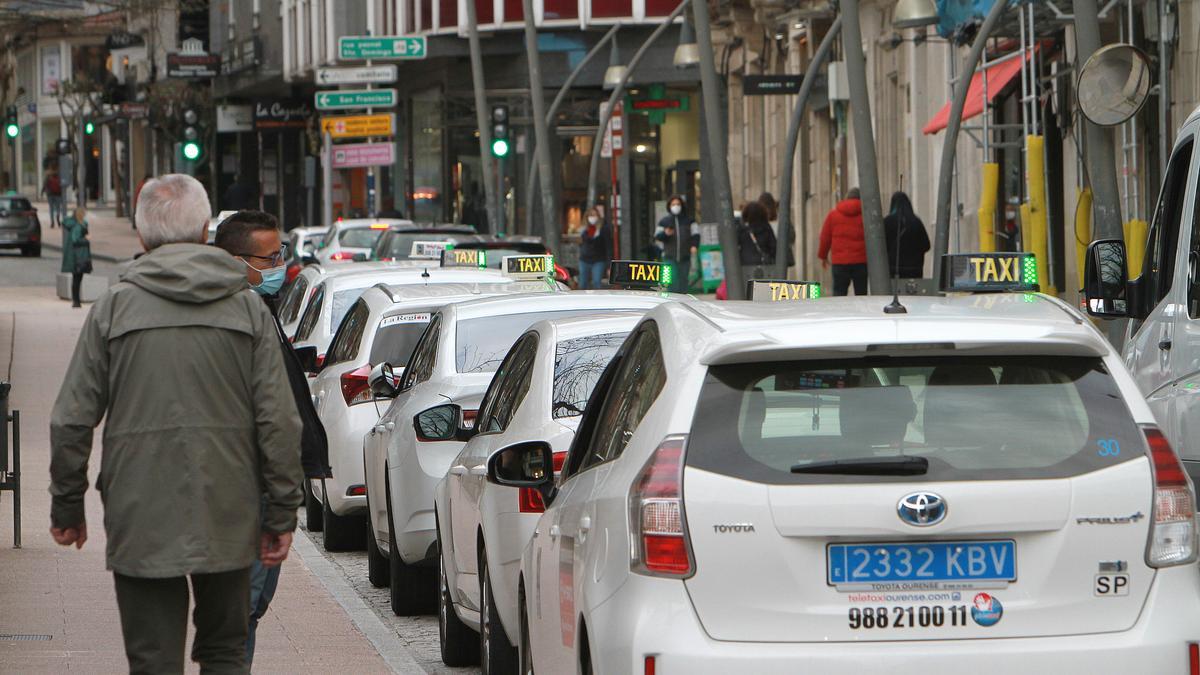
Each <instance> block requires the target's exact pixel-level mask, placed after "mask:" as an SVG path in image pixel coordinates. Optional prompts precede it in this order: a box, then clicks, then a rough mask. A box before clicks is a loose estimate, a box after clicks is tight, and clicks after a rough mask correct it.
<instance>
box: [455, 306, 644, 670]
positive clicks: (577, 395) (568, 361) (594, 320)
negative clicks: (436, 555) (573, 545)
mask: <svg viewBox="0 0 1200 675" xmlns="http://www.w3.org/2000/svg"><path fill="white" fill-rule="evenodd" d="M641 316H642V313H640V312H611V313H607V314H603V315H585V316H580V317H575V318H572V319H558V320H552V321H539V322H538V323H536V324H534V325H533V327H532V328H530V329H529V331H528V332H526V333H525V335H522V336H521V337H520V338H519V339H518V340H517V342H516V344H514V345H513V347H512V349H511V350H509V352H508V355H507V356H505V357H504V361H503V362H502V363H501V364H500V368H499V369H498V370H497V371H496V375H495V377H493V378H492V382H491V384H490V385H489V386H488V391H487V394H485V395H484V397H483V401H482V402H481V403H480V407H479V415H478V416H477V417H476V423H475V433H474V436H472V438H471V440H470V441H468V442H467V444H466V446H464V447H463V449H462V452H460V453H459V454H458V457H456V458H455V459H454V462H453V463H452V464H451V466H450V470H449V472H447V474H446V477H445V478H443V479H442V481H441V482H440V483H438V487H437V494H436V500H435V511H436V515H437V518H436V520H437V523H438V549H439V551H440V552H441V569H442V572H441V575H440V581H439V587H440V591H439V593H438V617H439V620H440V621H441V622H442V624H443V625H442V627H441V639H442V659H443V660H444V661H445V662H446V664H447V665H451V666H460V665H465V664H467V663H473V662H475V661H476V660H477V659H479V658H482V659H483V661H484V663H485V667H484V672H506V671H512V670H514V669H515V668H516V654H517V652H516V642H515V640H516V638H517V636H518V635H519V632H518V624H517V576H518V572H519V567H520V563H521V552H522V551H523V550H524V549H525V544H527V543H528V542H529V538H530V536H532V535H533V528H534V525H535V524H536V523H537V519H538V515H539V514H541V513H542V511H544V510H545V508H544V507H543V505H542V497H541V494H540V493H539V492H537V491H536V490H533V489H529V488H525V489H522V490H515V489H513V488H508V487H502V486H498V485H495V484H493V483H488V482H487V481H486V480H485V477H486V475H487V462H488V458H489V457H491V455H492V453H493V452H495V451H497V450H499V449H500V448H503V447H506V446H508V445H511V444H513V443H517V442H520V441H527V440H531V439H545V440H546V441H547V442H549V443H550V446H551V448H552V449H553V451H554V462H555V465H556V466H561V464H562V460H563V458H565V457H566V454H567V448H568V447H569V446H570V444H571V439H572V438H573V437H574V434H575V427H576V425H578V424H579V416H580V415H582V414H583V411H584V409H585V408H586V406H587V400H588V396H590V395H591V393H592V388H593V387H594V386H595V385H596V381H597V380H598V379H599V378H600V373H601V372H603V370H604V368H605V366H607V365H608V362H609V361H610V360H611V359H612V356H613V354H615V353H616V351H617V349H618V348H619V347H620V346H621V343H622V342H624V340H625V336H626V335H628V334H629V331H630V330H631V329H632V328H633V327H634V325H635V324H637V322H638V320H639V319H640V318H641ZM468 627H469V628H470V630H467V628H468ZM472 631H476V632H478V635H476V633H474V632H472Z"/></svg>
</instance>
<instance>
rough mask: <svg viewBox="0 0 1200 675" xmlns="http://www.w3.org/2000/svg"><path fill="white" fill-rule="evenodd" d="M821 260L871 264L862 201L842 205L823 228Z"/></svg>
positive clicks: (850, 200)
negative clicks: (864, 227)
mask: <svg viewBox="0 0 1200 675" xmlns="http://www.w3.org/2000/svg"><path fill="white" fill-rule="evenodd" d="M817 257H818V258H820V259H821V260H825V259H829V262H831V263H833V264H834V265H857V264H862V263H866V262H867V241H866V238H865V237H864V236H863V220H862V202H861V201H859V200H857V199H846V200H844V201H840V202H838V205H837V206H836V207H834V209H833V210H832V211H830V212H829V215H827V216H825V223H824V224H823V225H822V226H821V245H820V247H819V248H818V249H817Z"/></svg>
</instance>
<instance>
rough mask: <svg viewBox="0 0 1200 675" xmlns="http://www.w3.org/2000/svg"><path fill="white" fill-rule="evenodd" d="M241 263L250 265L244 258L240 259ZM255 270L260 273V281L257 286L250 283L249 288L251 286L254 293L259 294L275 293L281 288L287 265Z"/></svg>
mask: <svg viewBox="0 0 1200 675" xmlns="http://www.w3.org/2000/svg"><path fill="white" fill-rule="evenodd" d="M239 260H241V258H239ZM242 263H243V264H244V265H246V266H247V267H249V266H250V263H248V262H246V261H245V260H242ZM257 271H258V273H259V274H261V275H262V282H261V283H259V284H258V285H257V286H256V285H254V284H251V285H250V288H253V289H254V292H255V293H258V294H259V295H275V294H276V293H278V292H279V289H281V288H283V281H284V279H286V278H287V265H280V266H279V267H272V268H270V269H265V270H257Z"/></svg>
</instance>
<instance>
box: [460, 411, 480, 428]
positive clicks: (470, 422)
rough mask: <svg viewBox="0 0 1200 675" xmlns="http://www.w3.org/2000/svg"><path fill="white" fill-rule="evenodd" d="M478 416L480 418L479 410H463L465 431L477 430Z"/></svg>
mask: <svg viewBox="0 0 1200 675" xmlns="http://www.w3.org/2000/svg"><path fill="white" fill-rule="evenodd" d="M478 416H479V411H478V410H463V411H462V424H463V428H464V429H474V428H475V418H476V417H478Z"/></svg>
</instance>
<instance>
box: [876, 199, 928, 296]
mask: <svg viewBox="0 0 1200 675" xmlns="http://www.w3.org/2000/svg"><path fill="white" fill-rule="evenodd" d="M883 233H884V237H885V239H886V241H887V252H888V256H887V258H888V270H889V276H892V277H899V278H901V279H920V278H921V277H923V276H925V253H926V252H928V251H929V233H928V232H926V231H925V223H923V222H921V219H920V218H919V217H917V214H916V213H914V212H913V207H912V201H911V200H909V198H908V195H906V194H904V193H903V192H896V193H893V194H892V203H891V207H890V208H889V209H888V215H887V217H886V218H884V219H883Z"/></svg>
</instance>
